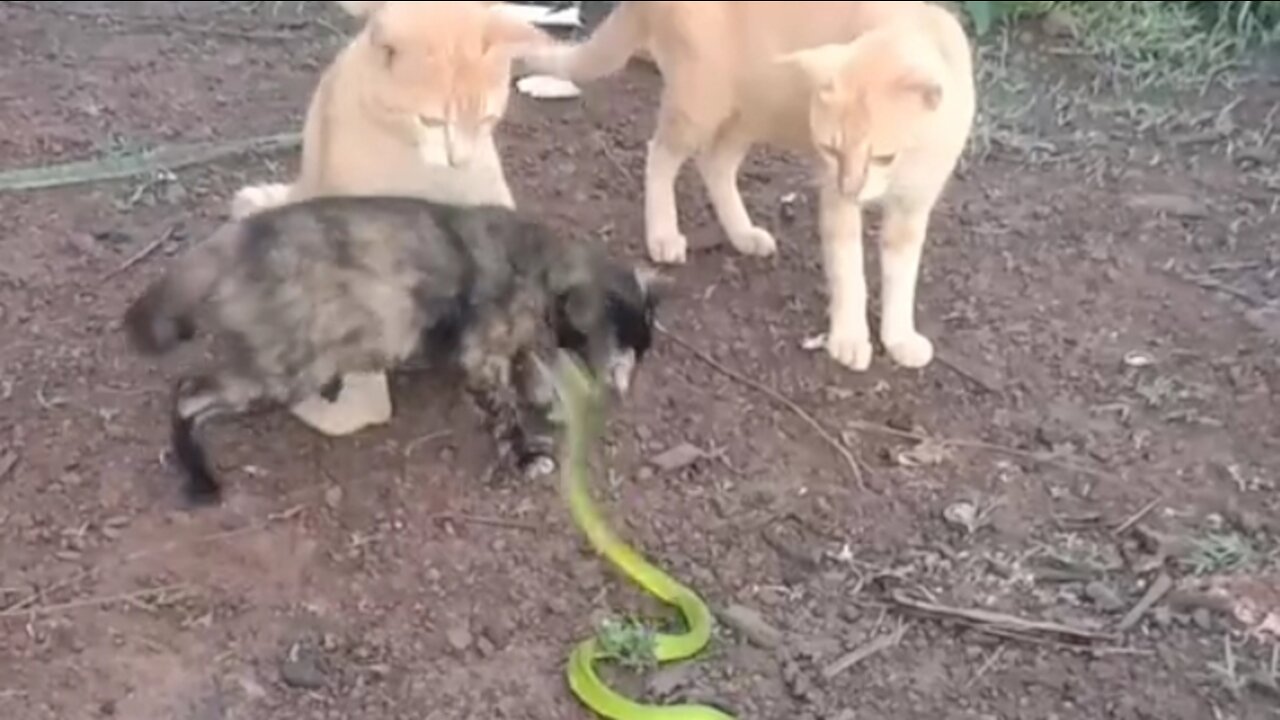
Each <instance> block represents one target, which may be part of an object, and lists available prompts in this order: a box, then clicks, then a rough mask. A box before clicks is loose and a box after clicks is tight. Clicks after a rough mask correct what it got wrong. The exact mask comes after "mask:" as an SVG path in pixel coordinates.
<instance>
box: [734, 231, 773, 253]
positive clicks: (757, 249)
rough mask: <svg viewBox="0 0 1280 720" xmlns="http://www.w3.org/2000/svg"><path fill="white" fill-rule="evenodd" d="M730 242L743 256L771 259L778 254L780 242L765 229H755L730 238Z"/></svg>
mask: <svg viewBox="0 0 1280 720" xmlns="http://www.w3.org/2000/svg"><path fill="white" fill-rule="evenodd" d="M729 242H731V243H733V247H734V248H735V249H736V250H737V251H738V252H740V253H742V254H743V255H752V256H755V257H770V256H772V255H773V254H774V253H776V252H778V241H777V240H775V239H774V238H773V235H772V234H771V233H770V232H769V231H768V230H765V229H764V228H761V227H753V228H750V229H748V230H746V231H744V232H739V233H736V234H733V235H730V236H729Z"/></svg>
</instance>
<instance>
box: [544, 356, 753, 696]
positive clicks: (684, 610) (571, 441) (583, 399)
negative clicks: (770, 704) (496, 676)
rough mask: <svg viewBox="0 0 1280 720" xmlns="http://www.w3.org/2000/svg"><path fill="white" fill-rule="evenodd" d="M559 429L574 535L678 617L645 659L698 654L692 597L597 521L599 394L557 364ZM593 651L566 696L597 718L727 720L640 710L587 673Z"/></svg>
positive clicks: (699, 619)
mask: <svg viewBox="0 0 1280 720" xmlns="http://www.w3.org/2000/svg"><path fill="white" fill-rule="evenodd" d="M556 382H557V387H558V389H559V396H560V401H561V411H562V413H563V420H564V423H565V440H564V449H563V451H562V463H561V478H562V485H563V491H564V494H565V498H566V500H567V501H568V504H569V509H570V512H571V513H572V515H573V519H574V521H575V522H576V523H577V525H578V527H579V528H580V529H581V530H582V532H583V533H584V534H585V535H586V536H587V540H588V541H589V542H590V543H591V545H592V547H594V548H595V549H596V551H597V552H599V553H600V554H601V555H603V556H604V557H605V558H606V559H607V560H608V561H609V562H611V563H612V564H613V565H614V566H615V567H617V568H618V569H619V570H621V571H622V572H623V573H625V574H626V575H627V577H629V578H631V579H632V580H633V581H634V582H635V583H636V584H638V585H639V586H640V587H642V588H644V589H645V590H646V591H648V592H649V593H652V594H653V595H654V596H655V597H657V598H658V599H660V600H662V601H663V602H665V603H668V604H670V605H674V606H675V607H676V608H678V609H679V610H680V612H681V614H682V615H683V616H684V619H685V622H686V624H687V626H688V630H687V631H686V632H684V633H680V634H668V633H655V634H654V638H653V658H654V659H655V660H656V661H657V662H659V663H665V662H671V661H674V660H683V659H686V658H689V657H692V656H694V655H696V654H697V653H699V652H700V651H701V650H702V649H703V648H704V647H706V645H707V642H708V641H709V640H710V639H711V628H712V623H713V620H712V616H711V611H710V610H709V609H708V608H707V605H706V603H704V602H703V601H702V599H701V598H700V597H698V595H697V593H695V592H694V591H693V590H691V589H689V588H687V587H685V586H684V585H682V584H681V583H679V582H678V581H676V580H675V579H674V578H672V577H671V576H670V575H668V574H667V573H665V572H663V571H662V570H661V569H660V568H658V567H656V566H654V565H653V564H651V563H650V562H649V561H647V560H646V559H645V558H644V557H643V556H641V555H640V554H639V553H638V552H636V551H635V550H633V549H632V548H631V547H630V546H628V545H627V544H626V543H625V542H623V541H622V539H621V538H619V537H618V536H617V535H615V534H614V533H613V531H612V530H611V529H610V528H609V526H608V524H606V523H605V522H604V520H603V519H602V517H601V515H600V512H599V511H598V510H597V509H596V507H595V504H594V502H593V501H592V499H591V492H590V487H589V484H590V483H589V477H588V475H589V472H590V452H591V447H592V446H593V444H594V442H595V440H596V437H597V435H598V434H599V432H600V429H601V428H602V426H603V418H602V417H601V412H600V411H601V404H602V403H601V393H600V391H599V390H598V388H597V386H596V385H595V384H594V383H593V381H592V380H591V378H590V377H589V375H588V374H587V373H586V372H585V371H584V370H583V369H582V368H580V367H579V366H578V365H577V364H576V363H574V362H573V361H572V360H569V359H568V358H566V357H565V356H563V355H562V356H561V359H560V365H559V368H558V372H557V376H556ZM600 656H601V651H600V646H599V642H598V640H597V639H596V637H591V638H589V639H587V640H584V641H583V642H582V643H580V644H579V645H578V646H577V647H576V648H574V650H573V653H572V654H571V655H570V658H569V667H568V680H569V687H570V689H571V690H572V691H573V694H574V695H576V696H577V697H578V699H579V700H580V701H582V703H583V704H585V705H586V706H587V707H589V708H590V709H591V710H593V711H595V712H596V713H597V714H599V715H601V716H602V717H606V718H610V719H611V720H734V718H733V716H731V715H729V714H727V713H725V712H723V711H721V710H718V709H716V708H713V707H710V706H706V705H665V706H663V705H643V704H640V703H637V702H635V701H634V700H631V699H629V698H627V697H624V696H623V695H621V694H619V693H617V692H615V691H614V690H613V689H611V688H610V687H609V686H608V685H607V684H605V682H604V681H603V680H601V678H600V676H599V675H598V674H597V673H596V671H595V663H596V661H597V660H598V659H600Z"/></svg>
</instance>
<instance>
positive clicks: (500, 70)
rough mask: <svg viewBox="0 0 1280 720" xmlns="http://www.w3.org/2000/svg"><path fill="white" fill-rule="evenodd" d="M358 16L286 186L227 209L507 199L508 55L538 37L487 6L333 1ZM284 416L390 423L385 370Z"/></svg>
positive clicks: (326, 79) (338, 428)
mask: <svg viewBox="0 0 1280 720" xmlns="http://www.w3.org/2000/svg"><path fill="white" fill-rule="evenodd" d="M338 4H339V5H341V6H342V7H343V8H344V9H345V10H347V12H349V13H351V14H353V15H355V16H357V17H361V18H365V19H366V22H365V25H364V27H363V29H362V30H361V32H360V33H359V34H358V35H357V36H356V37H355V38H354V39H353V40H352V42H351V43H350V44H349V45H348V46H347V47H346V48H345V49H344V50H343V51H342V52H341V53H340V54H339V55H338V57H337V58H336V59H335V60H334V61H333V63H332V64H331V65H330V66H329V68H328V69H327V70H326V71H325V73H324V75H323V76H322V77H321V79H320V83H319V85H318V87H317V88H316V91H315V93H314V95H313V96H312V99H311V104H310V107H309V108H308V110H307V117H306V123H305V126H304V128H303V143H302V167H301V171H300V173H299V176H298V178H297V179H296V180H295V181H294V182H292V183H289V184H267V185H257V186H252V187H246V188H243V189H241V190H240V191H239V192H238V193H237V194H236V196H235V198H234V199H233V200H232V203H231V214H232V216H234V217H237V218H239V217H244V216H245V215H248V214H250V213H253V212H255V211H257V210H260V209H263V208H267V207H272V206H276V205H281V204H284V203H287V202H294V201H298V200H303V199H306V198H309V197H314V196H317V195H385V194H391V195H412V196H417V197H422V198H426V199H429V200H434V201H437V202H444V203H455V204H479V203H492V204H497V205H503V206H506V207H511V206H513V205H514V200H513V198H512V194H511V190H510V188H509V187H508V185H507V180H506V176H505V174H504V173H503V169H502V163H501V160H500V158H499V155H498V150H497V147H496V144H495V142H494V130H495V128H496V127H497V125H498V123H499V122H500V120H501V119H502V117H503V115H504V113H505V111H506V107H507V101H508V97H509V93H510V85H511V60H512V53H513V52H514V50H515V48H516V47H517V46H519V45H521V44H524V43H535V44H536V43H546V42H549V38H548V36H546V35H544V34H543V33H542V32H541V31H539V30H537V29H536V28H534V27H533V26H531V25H528V24H527V23H524V22H521V21H519V20H514V19H512V18H510V17H509V16H507V15H505V14H503V13H501V12H500V11H498V10H497V9H495V8H492V7H491V6H492V5H494V4H495V3H492V2H398V1H395V0H392V1H389V2H342V1H340V2H338ZM293 413H294V414H295V415H296V416H297V417H298V418H300V419H301V420H303V421H304V422H306V423H307V424H308V425H311V426H312V427H314V428H315V429H317V430H319V431H321V432H323V433H325V434H327V435H334V436H336V435H346V434H350V433H353V432H356V431H358V430H360V429H362V428H365V427H368V426H370V425H375V424H382V423H385V422H387V421H388V420H390V418H391V414H392V407H391V396H390V392H389V390H388V387H387V379H386V376H385V375H383V374H381V373H379V374H370V375H351V376H347V377H344V378H343V383H342V388H341V391H340V392H339V394H338V395H337V398H336V399H335V400H334V401H329V400H326V399H325V398H322V397H315V398H312V399H310V400H307V401H304V402H302V403H300V404H298V405H297V406H295V407H294V408H293Z"/></svg>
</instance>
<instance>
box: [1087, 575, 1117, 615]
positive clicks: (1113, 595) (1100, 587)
mask: <svg viewBox="0 0 1280 720" xmlns="http://www.w3.org/2000/svg"><path fill="white" fill-rule="evenodd" d="M1084 594H1085V597H1087V598H1089V601H1090V602H1092V603H1093V604H1094V605H1096V606H1097V607H1098V609H1099V610H1101V611H1103V612H1105V613H1116V612H1120V611H1121V610H1124V609H1125V607H1127V606H1126V604H1125V601H1124V599H1122V598H1121V597H1120V594H1119V593H1117V592H1116V591H1115V590H1112V589H1111V587H1110V586H1108V585H1107V584H1106V583H1103V582H1098V581H1096V580H1095V581H1094V582H1091V583H1089V584H1088V585H1085V586H1084Z"/></svg>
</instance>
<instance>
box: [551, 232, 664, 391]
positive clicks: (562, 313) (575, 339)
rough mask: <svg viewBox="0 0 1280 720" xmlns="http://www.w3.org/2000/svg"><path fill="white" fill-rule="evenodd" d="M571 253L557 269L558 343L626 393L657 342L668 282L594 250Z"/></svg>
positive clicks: (555, 319)
mask: <svg viewBox="0 0 1280 720" xmlns="http://www.w3.org/2000/svg"><path fill="white" fill-rule="evenodd" d="M569 253H570V255H576V257H575V258H568V259H567V262H564V263H563V264H561V265H560V266H559V267H558V268H556V269H553V271H552V276H553V281H552V290H553V292H554V293H555V299H554V302H555V307H554V311H553V318H552V321H553V325H554V327H555V333H556V344H557V345H558V346H559V347H560V348H561V349H563V350H567V351H569V352H570V353H571V354H572V355H574V356H576V357H578V358H579V359H580V360H581V361H582V362H584V363H585V364H586V366H587V367H588V368H590V370H591V371H592V373H593V374H594V375H595V376H597V377H599V378H601V379H602V380H603V381H604V383H605V385H606V386H607V387H609V388H610V389H611V390H612V391H613V392H614V393H615V394H616V395H617V396H620V397H621V396H625V395H626V394H627V392H628V390H629V389H630V387H631V385H632V383H633V381H634V379H635V374H636V371H637V369H638V368H639V366H640V364H641V362H642V361H643V360H644V358H645V356H646V355H647V354H648V352H649V350H650V348H651V347H652V345H653V335H654V332H655V328H656V323H655V313H656V310H657V306H658V302H659V299H660V297H661V289H662V287H663V283H664V280H663V278H661V277H660V276H659V275H658V274H657V273H656V272H653V271H649V270H646V269H643V268H635V267H631V266H629V265H628V264H626V263H622V262H619V261H617V260H614V259H612V258H609V257H607V256H605V255H604V253H602V252H594V248H586V249H585V252H584V248H582V247H581V246H578V247H571V248H570V249H569Z"/></svg>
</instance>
